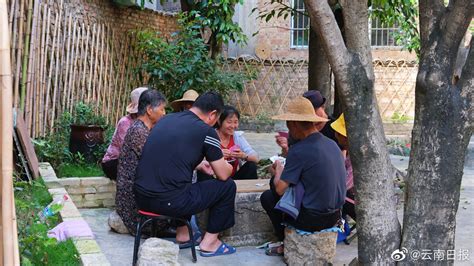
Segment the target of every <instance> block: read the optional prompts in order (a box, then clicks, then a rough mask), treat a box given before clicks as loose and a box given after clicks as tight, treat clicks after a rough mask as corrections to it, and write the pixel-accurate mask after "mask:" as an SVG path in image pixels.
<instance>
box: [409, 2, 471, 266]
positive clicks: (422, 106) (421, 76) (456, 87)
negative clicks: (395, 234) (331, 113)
mask: <svg viewBox="0 0 474 266" xmlns="http://www.w3.org/2000/svg"><path fill="white" fill-rule="evenodd" d="M473 11H474V3H473V2H472V1H470V0H458V1H456V2H454V4H450V6H448V8H445V7H444V6H442V3H441V4H439V3H437V4H432V3H431V2H430V1H426V0H424V1H420V14H427V15H426V16H420V34H421V44H422V46H421V58H420V66H419V72H418V76H417V81H416V89H415V97H416V103H415V123H414V127H413V132H412V151H411V154H410V164H409V168H408V176H407V180H406V189H407V190H406V204H405V211H404V223H403V224H404V228H403V235H402V239H403V240H402V245H401V246H402V247H404V248H406V249H407V250H408V252H410V251H414V250H418V251H421V250H423V249H427V250H431V251H432V250H443V251H444V250H454V234H455V228H456V212H457V208H458V204H459V194H460V186H461V180H462V175H463V166H464V158H465V155H466V150H467V146H468V144H469V139H470V138H471V136H472V131H473V120H474V119H473V110H472V106H473V100H474V97H473V90H474V89H473V88H474V86H473V85H474V84H473V83H474V81H473V79H474V73H473V72H474V52H473V51H472V49H471V50H470V51H469V55H468V57H467V61H466V63H465V65H464V67H463V72H462V75H461V77H460V80H459V81H458V82H457V83H456V84H453V73H454V68H455V62H456V56H457V54H458V49H459V44H460V42H461V39H462V37H463V35H464V33H465V31H466V29H467V27H468V25H469V23H470V21H471V19H472V13H473ZM428 14H429V15H428ZM471 44H472V43H471ZM471 47H472V45H471ZM410 259H411V258H410ZM444 259H446V257H445V258H444Z"/></svg>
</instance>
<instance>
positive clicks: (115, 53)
mask: <svg viewBox="0 0 474 266" xmlns="http://www.w3.org/2000/svg"><path fill="white" fill-rule="evenodd" d="M69 8H70V7H69V6H67V5H66V4H65V3H64V0H56V1H53V0H41V1H40V0H10V1H8V11H9V14H10V15H9V17H8V27H9V29H10V32H11V36H12V38H11V60H12V70H13V77H14V81H13V95H14V106H15V107H19V109H20V111H22V114H23V116H24V119H25V121H26V124H27V128H28V130H29V133H30V136H31V137H33V138H37V137H41V136H45V135H46V134H48V133H49V132H51V131H52V130H53V129H54V123H55V121H57V119H58V118H59V117H60V116H61V115H62V113H63V112H65V111H69V112H72V111H73V107H74V104H75V103H77V102H79V101H82V102H85V103H92V104H94V105H95V106H96V109H95V111H96V112H97V113H99V114H102V115H103V116H105V117H106V120H107V122H108V123H109V124H115V123H116V121H117V120H118V119H119V118H120V117H121V116H122V115H124V114H125V106H126V104H127V102H128V97H129V92H130V91H131V90H132V89H133V88H135V87H138V86H141V85H143V84H145V83H144V80H140V78H139V75H138V74H137V73H135V71H134V70H135V68H136V66H137V63H138V62H139V60H140V58H141V56H140V55H139V54H138V53H137V51H136V49H135V45H134V40H135V38H134V37H133V35H132V34H130V33H124V32H123V31H119V30H116V29H115V28H114V25H110V24H108V23H107V21H105V22H104V21H102V22H101V21H93V22H92V21H90V20H88V19H83V18H81V19H77V18H75V16H74V11H75V10H70V9H69ZM373 64H374V73H375V77H376V80H375V91H376V95H377V98H378V102H379V108H380V110H381V115H382V117H383V118H384V119H386V120H387V119H390V117H392V116H393V115H394V114H398V115H402V116H413V113H414V87H415V79H416V73H417V65H416V64H415V63H413V62H407V61H405V60H400V59H395V60H384V61H382V60H374V62H373ZM224 68H226V69H229V70H234V71H243V72H247V73H257V79H256V80H252V81H250V82H247V83H246V84H245V88H244V90H243V92H241V93H233V94H232V95H231V97H230V100H231V103H232V104H234V105H235V106H236V107H237V108H238V109H240V111H241V112H242V113H243V114H245V115H248V116H250V117H253V118H259V117H269V116H271V115H274V114H278V113H280V112H281V111H282V110H283V109H284V107H285V105H286V103H287V102H288V101H289V100H290V99H292V98H294V97H295V96H298V95H301V94H302V93H303V92H304V91H306V89H307V61H304V60H260V59H257V58H253V57H243V58H229V59H228V60H227V61H226V64H225V65H224Z"/></svg>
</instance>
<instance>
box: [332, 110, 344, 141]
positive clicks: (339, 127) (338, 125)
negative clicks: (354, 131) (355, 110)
mask: <svg viewBox="0 0 474 266" xmlns="http://www.w3.org/2000/svg"><path fill="white" fill-rule="evenodd" d="M331 127H332V129H334V131H336V132H337V133H339V134H341V135H343V136H344V137H347V131H346V120H344V114H341V115H340V116H339V118H337V120H336V121H334V122H332V123H331Z"/></svg>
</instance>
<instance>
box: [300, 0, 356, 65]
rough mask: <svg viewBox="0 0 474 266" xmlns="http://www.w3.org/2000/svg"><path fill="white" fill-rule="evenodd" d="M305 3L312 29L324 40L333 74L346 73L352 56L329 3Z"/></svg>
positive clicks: (314, 1)
mask: <svg viewBox="0 0 474 266" xmlns="http://www.w3.org/2000/svg"><path fill="white" fill-rule="evenodd" d="M304 2H305V5H306V8H307V9H308V14H309V16H310V22H311V27H312V28H313V29H316V30H317V31H318V33H319V36H321V38H322V39H323V40H324V41H323V42H322V45H323V48H324V51H325V52H326V55H327V57H328V61H329V62H330V64H331V67H332V68H333V70H334V71H333V72H334V73H344V68H347V66H348V64H349V62H350V61H351V55H350V54H349V52H348V51H347V48H346V45H345V44H344V40H343V38H342V34H341V31H340V30H339V27H338V26H337V22H336V18H335V17H334V14H333V12H332V10H331V8H330V7H329V4H328V2H327V1H321V0H305V1H304Z"/></svg>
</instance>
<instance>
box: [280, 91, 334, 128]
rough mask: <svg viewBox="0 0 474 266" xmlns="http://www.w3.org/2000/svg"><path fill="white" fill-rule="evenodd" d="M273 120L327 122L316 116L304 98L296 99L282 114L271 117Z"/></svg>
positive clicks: (311, 106) (309, 103)
mask: <svg viewBox="0 0 474 266" xmlns="http://www.w3.org/2000/svg"><path fill="white" fill-rule="evenodd" d="M272 119H274V120H284V121H302V122H327V121H329V120H328V119H326V118H323V117H320V116H318V115H316V113H315V112H314V108H313V105H312V104H311V102H310V101H309V100H308V99H306V98H304V97H297V98H295V99H293V100H292V101H291V102H289V103H288V105H287V107H286V110H285V112H284V113H283V114H280V115H276V116H273V117H272Z"/></svg>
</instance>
